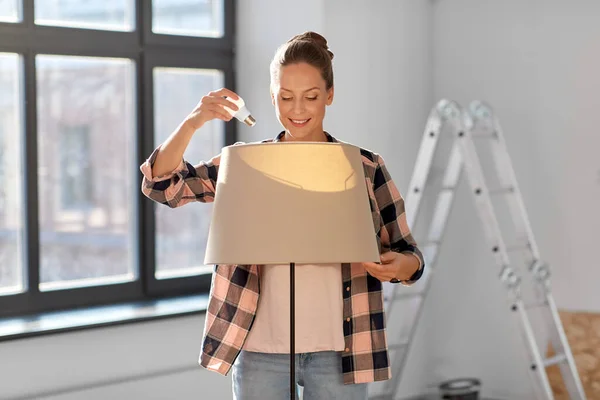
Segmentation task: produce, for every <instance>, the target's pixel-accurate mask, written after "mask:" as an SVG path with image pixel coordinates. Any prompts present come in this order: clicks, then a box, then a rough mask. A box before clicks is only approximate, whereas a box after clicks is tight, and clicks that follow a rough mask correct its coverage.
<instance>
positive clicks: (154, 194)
mask: <svg viewBox="0 0 600 400" xmlns="http://www.w3.org/2000/svg"><path fill="white" fill-rule="evenodd" d="M282 137H283V132H282V133H280V134H279V135H278V136H277V137H276V138H275V139H269V140H265V141H263V143H264V142H278V141H280V140H281V138H282ZM327 138H328V140H329V141H330V142H338V141H337V140H336V139H335V138H333V137H332V136H331V135H329V134H327ZM159 148H160V147H159ZM159 148H157V149H156V150H154V152H153V153H152V155H151V156H150V157H149V158H148V160H146V162H144V164H142V166H141V167H140V169H141V171H142V173H143V181H142V192H143V193H144V195H146V196H147V197H149V198H150V199H152V200H154V201H156V202H158V203H161V204H165V205H167V206H169V207H173V208H174V207H180V206H182V205H184V204H187V203H189V202H194V201H199V202H206V203H208V202H211V201H213V200H214V197H215V188H216V184H217V183H216V182H217V173H218V169H219V162H220V155H217V156H216V157H214V158H212V159H211V160H209V161H207V162H201V163H200V164H198V165H195V166H193V165H191V164H189V163H188V162H186V161H185V160H182V161H181V162H180V164H179V166H178V167H177V168H176V169H175V170H174V171H173V172H172V173H170V174H167V175H165V176H161V177H153V176H152V165H153V163H154V160H155V159H156V155H157V152H158V150H159ZM361 155H362V162H363V167H364V172H365V178H366V182H367V189H368V193H369V198H370V205H371V211H372V216H373V224H374V226H375V231H376V232H377V243H378V247H379V251H380V253H384V252H386V251H390V250H391V251H396V252H401V253H410V254H414V255H415V256H416V257H417V258H418V259H419V270H418V271H417V272H416V273H415V274H414V275H413V276H412V277H411V278H410V280H409V281H406V282H401V283H402V284H404V285H411V284H412V283H414V282H415V281H416V280H418V279H419V278H420V277H421V275H422V274H423V267H424V261H423V256H422V254H421V252H420V251H419V249H418V248H417V246H416V243H415V241H414V239H413V237H412V235H411V232H410V230H409V227H408V225H407V222H406V214H405V212H404V200H403V198H402V197H401V195H400V193H399V192H398V189H397V188H396V186H395V184H394V182H393V181H392V178H391V176H390V174H389V173H388V171H387V168H386V166H385V164H384V161H383V158H382V157H381V156H380V155H378V154H376V153H373V152H371V151H368V150H365V149H361ZM341 279H342V293H341V295H342V297H343V304H344V310H343V317H344V319H343V321H340V323H341V324H343V330H344V340H345V345H346V346H345V347H346V348H345V350H344V351H343V352H342V370H343V375H344V383H346V384H352V383H366V382H374V381H382V380H386V379H390V378H391V368H390V360H389V355H388V348H387V338H386V331H385V325H386V321H385V313H384V302H383V291H382V282H381V281H379V280H378V279H376V278H374V277H373V276H371V275H369V274H368V273H367V271H366V270H365V268H364V267H363V266H362V265H361V264H360V263H356V264H342V274H341ZM259 296H260V290H259V277H258V266H257V265H218V266H217V267H216V268H215V272H214V273H213V275H212V284H211V289H210V296H209V304H208V312H207V315H206V321H205V326H204V333H203V341H202V350H201V353H200V359H199V362H200V365H202V366H203V367H205V368H207V369H208V370H212V371H215V372H218V373H220V374H223V375H227V374H228V372H229V370H230V369H231V366H232V365H233V363H234V361H235V360H236V358H237V356H238V354H239V353H240V351H241V349H242V348H243V345H244V342H245V340H246V337H247V335H248V332H249V330H250V328H251V326H252V322H253V321H254V317H255V315H256V310H257V305H258V297H259Z"/></svg>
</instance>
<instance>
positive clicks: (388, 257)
mask: <svg viewBox="0 0 600 400" xmlns="http://www.w3.org/2000/svg"><path fill="white" fill-rule="evenodd" d="M396 254H397V253H394V252H391V251H388V252H386V253H383V254H382V255H381V257H380V258H381V262H382V263H389V262H392V261H394V260H395V259H396Z"/></svg>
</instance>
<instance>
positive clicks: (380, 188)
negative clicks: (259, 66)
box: [141, 32, 424, 400]
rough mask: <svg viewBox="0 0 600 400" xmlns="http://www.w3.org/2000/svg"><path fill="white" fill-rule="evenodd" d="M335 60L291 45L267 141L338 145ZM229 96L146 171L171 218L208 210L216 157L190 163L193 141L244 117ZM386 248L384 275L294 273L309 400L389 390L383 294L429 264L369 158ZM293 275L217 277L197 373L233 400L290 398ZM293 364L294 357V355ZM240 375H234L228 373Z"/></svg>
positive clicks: (309, 39)
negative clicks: (214, 379) (226, 381)
mask: <svg viewBox="0 0 600 400" xmlns="http://www.w3.org/2000/svg"><path fill="white" fill-rule="evenodd" d="M332 59H333V53H332V52H331V51H329V49H328V46H327V41H326V40H325V38H323V37H322V36H321V35H319V34H317V33H314V32H306V33H303V34H301V35H297V36H295V37H293V38H292V39H290V40H289V41H288V42H286V43H285V44H283V45H282V46H281V47H280V48H279V49H278V50H277V53H276V54H275V57H274V58H273V61H272V63H271V68H270V70H271V98H272V103H273V105H274V106H275V112H276V114H277V118H278V119H279V122H280V123H281V125H282V126H283V128H284V130H283V131H282V132H281V133H280V134H279V135H277V137H276V138H274V139H271V140H268V141H275V142H276V141H313V142H326V141H329V142H336V141H337V140H336V139H335V138H334V137H333V136H331V135H330V134H329V133H327V132H325V131H324V130H323V119H324V117H325V109H326V107H327V106H329V105H331V103H332V102H333V95H334V85H333V70H332ZM226 96H227V97H231V98H232V99H234V100H235V99H237V98H238V96H237V94H235V93H234V92H232V91H230V90H227V89H221V90H217V91H215V92H211V93H209V94H208V95H207V96H204V97H203V98H202V101H201V102H200V103H199V104H198V106H197V107H196V108H195V109H194V110H193V111H192V112H191V113H190V114H189V116H188V117H187V118H186V119H185V120H184V121H183V122H182V123H181V124H180V125H179V127H178V128H177V129H176V130H175V132H174V133H173V134H172V135H171V136H170V137H169V138H168V139H167V140H166V141H165V142H164V143H163V144H162V145H160V146H159V147H158V148H157V149H156V150H155V151H154V152H153V153H152V155H151V156H150V157H149V159H148V160H147V161H146V162H145V163H144V164H143V165H142V166H141V170H142V172H143V175H144V178H143V182H142V191H143V192H144V194H145V195H146V196H148V197H149V198H151V199H152V200H154V201H157V202H159V203H162V204H166V205H168V206H170V207H179V206H182V205H184V204H186V203H188V202H192V201H200V202H210V201H212V200H213V199H214V196H215V187H216V181H217V174H218V169H219V161H220V156H219V155H217V156H216V157H214V158H212V159H211V160H210V161H207V162H201V163H200V164H198V165H196V166H192V165H191V164H189V163H187V162H186V161H184V160H183V154H184V151H185V149H186V147H187V145H188V143H189V141H190V139H191V137H192V135H194V133H195V132H196V131H197V130H199V129H200V128H201V127H202V126H203V125H204V124H205V123H206V122H208V121H210V120H213V119H220V120H223V121H230V120H231V118H232V117H231V115H230V114H229V113H228V112H227V111H226V110H225V109H224V107H225V106H227V107H229V108H231V109H232V110H237V107H236V105H235V104H233V103H232V102H230V101H228V100H227V99H226V98H225V97H226ZM361 154H362V156H363V157H362V160H363V166H364V170H365V177H366V179H367V182H370V184H369V185H368V191H369V196H370V198H371V205H372V208H373V210H372V211H373V212H374V213H375V215H376V218H374V221H376V222H375V225H376V226H375V231H376V232H377V240H378V243H379V245H380V249H381V253H382V254H381V264H376V263H362V264H352V265H350V264H328V265H297V268H296V297H297V299H298V301H297V305H296V353H297V357H296V371H297V373H296V376H297V378H298V382H299V384H301V385H302V386H304V398H305V399H306V400H312V399H366V398H367V383H369V382H374V381H381V380H386V379H390V377H391V376H390V375H391V373H390V364H389V357H388V351H387V341H386V336H385V326H384V311H383V298H382V283H381V282H385V281H390V282H393V283H398V282H401V283H402V284H405V285H410V284H412V283H414V282H415V281H416V280H418V279H419V278H420V277H421V275H422V273H423V267H424V262H423V257H422V255H421V252H420V251H419V249H418V248H417V247H416V243H415V241H414V240H413V238H412V235H411V233H410V230H409V228H408V226H407V224H406V216H405V213H404V202H403V199H402V197H401V196H400V194H399V193H398V190H397V189H396V186H395V185H394V183H393V181H392V179H391V177H390V175H389V173H388V171H387V169H386V167H385V163H384V161H383V159H382V158H381V156H380V155H378V154H376V153H373V152H370V151H368V150H364V149H361ZM287 274H288V269H286V268H278V267H276V266H265V265H262V266H258V265H219V266H218V267H217V268H216V270H215V273H214V274H213V281H212V285H211V293H210V300H209V307H208V313H207V316H206V323H205V327H204V335H203V343H202V352H201V355H200V364H201V365H202V366H203V367H205V368H207V369H209V370H212V371H216V372H219V373H221V374H223V375H226V374H227V373H228V372H229V371H230V369H233V392H234V397H235V398H236V399H282V398H287V397H286V396H288V393H289V340H288V339H289V300H288V301H286V300H287V299H289V287H288V286H287V285H280V282H282V281H283V282H288V280H287V279H288V275H287ZM286 353H287V354H286ZM232 367H233V368H232Z"/></svg>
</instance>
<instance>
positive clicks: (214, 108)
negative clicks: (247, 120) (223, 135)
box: [200, 103, 233, 121]
mask: <svg viewBox="0 0 600 400" xmlns="http://www.w3.org/2000/svg"><path fill="white" fill-rule="evenodd" d="M200 111H206V112H210V113H211V114H212V115H213V116H214V117H215V118H218V119H221V120H223V121H230V120H231V119H232V118H233V116H232V115H231V114H230V113H228V112H227V111H226V110H225V109H224V108H223V107H221V106H220V105H219V104H215V103H205V104H202V105H201V106H200Z"/></svg>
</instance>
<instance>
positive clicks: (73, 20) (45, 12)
mask: <svg viewBox="0 0 600 400" xmlns="http://www.w3.org/2000/svg"><path fill="white" fill-rule="evenodd" d="M0 1H1V0H0ZM134 18H135V13H134V0H102V1H98V0H52V1H48V0H36V1H35V23H36V24H38V25H52V26H63V27H73V28H84V29H85V28H87V29H103V30H116V31H132V30H134V28H135V26H134Z"/></svg>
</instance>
